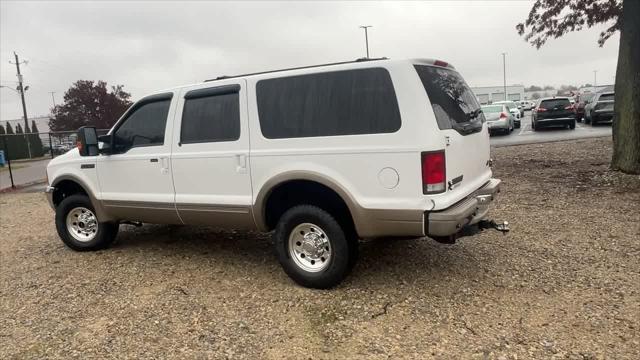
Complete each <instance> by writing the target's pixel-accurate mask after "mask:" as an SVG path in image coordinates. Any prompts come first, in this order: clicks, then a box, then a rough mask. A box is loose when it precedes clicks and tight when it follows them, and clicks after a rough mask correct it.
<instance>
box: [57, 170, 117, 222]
mask: <svg viewBox="0 0 640 360" xmlns="http://www.w3.org/2000/svg"><path fill="white" fill-rule="evenodd" d="M51 186H52V187H54V188H55V190H54V191H53V193H52V204H53V205H54V207H57V206H58V205H59V204H60V202H62V200H64V198H66V197H68V196H70V195H73V194H78V193H80V194H84V195H86V196H87V197H89V200H90V201H91V205H92V206H93V208H94V210H95V211H96V216H98V218H99V219H100V221H101V222H104V221H110V220H112V219H111V218H110V217H109V215H108V214H107V212H106V211H105V209H104V207H103V206H102V202H101V201H100V200H98V199H97V198H96V196H95V194H94V193H93V192H91V190H90V187H89V186H87V184H86V183H85V182H84V181H82V179H80V178H78V177H77V176H73V175H61V176H59V177H57V178H56V179H55V180H53V181H52V182H51Z"/></svg>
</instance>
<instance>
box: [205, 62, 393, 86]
mask: <svg viewBox="0 0 640 360" xmlns="http://www.w3.org/2000/svg"><path fill="white" fill-rule="evenodd" d="M379 60H389V58H387V57H379V58H359V59H356V60H354V61H342V62H335V63H328V64H319V65H309V66H300V67H293V68H287V69H278V70H269V71H260V72H255V73H248V74H241V75H230V76H228V75H222V76H218V77H217V78H214V79H207V80H205V82H210V81H216V80H225V79H233V78H239V77H245V76H252V75H262V74H270V73H275V72H281V71H289V70H301V69H311V68H316V67H321V66H333V65H344V64H352V63H359V62H365V61H379Z"/></svg>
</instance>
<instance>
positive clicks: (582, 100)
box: [575, 93, 594, 121]
mask: <svg viewBox="0 0 640 360" xmlns="http://www.w3.org/2000/svg"><path fill="white" fill-rule="evenodd" d="M593 95H594V94H593V93H585V94H580V95H578V96H577V98H576V104H575V107H576V121H582V119H584V107H585V106H586V105H587V103H589V100H591V98H592V97H593Z"/></svg>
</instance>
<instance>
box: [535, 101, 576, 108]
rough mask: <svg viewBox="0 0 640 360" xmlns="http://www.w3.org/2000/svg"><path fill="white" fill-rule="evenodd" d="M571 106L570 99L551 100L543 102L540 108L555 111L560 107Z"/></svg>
mask: <svg viewBox="0 0 640 360" xmlns="http://www.w3.org/2000/svg"><path fill="white" fill-rule="evenodd" d="M567 105H571V103H570V102H569V99H550V100H542V101H541V102H540V106H541V107H543V108H545V109H553V108H555V107H558V106H567Z"/></svg>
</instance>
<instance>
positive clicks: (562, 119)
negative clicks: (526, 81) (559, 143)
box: [531, 97, 576, 131]
mask: <svg viewBox="0 0 640 360" xmlns="http://www.w3.org/2000/svg"><path fill="white" fill-rule="evenodd" d="M547 126H566V127H568V128H569V129H575V128H576V113H575V107H574V106H573V104H571V101H570V100H569V98H568V97H554V98H543V99H540V100H538V103H537V104H536V106H535V107H534V108H533V113H532V117H531V128H533V130H534V131H535V130H540V129H541V128H543V127H547Z"/></svg>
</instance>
